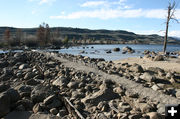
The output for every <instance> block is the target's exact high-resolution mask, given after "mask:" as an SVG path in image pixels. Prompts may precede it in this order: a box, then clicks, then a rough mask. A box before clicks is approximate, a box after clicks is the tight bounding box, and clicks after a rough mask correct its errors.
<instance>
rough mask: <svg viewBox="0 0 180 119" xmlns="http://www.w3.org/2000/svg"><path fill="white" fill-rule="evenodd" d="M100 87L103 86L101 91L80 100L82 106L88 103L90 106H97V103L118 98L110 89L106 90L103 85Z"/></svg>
mask: <svg viewBox="0 0 180 119" xmlns="http://www.w3.org/2000/svg"><path fill="white" fill-rule="evenodd" d="M102 85H104V86H101V90H99V91H98V92H95V93H93V94H92V95H88V96H86V97H85V98H83V99H82V100H81V102H83V103H84V104H87V103H89V104H90V105H94V106H97V105H98V104H99V102H102V101H109V100H112V99H116V98H119V95H118V94H117V93H114V92H113V90H112V88H107V87H106V85H105V84H102Z"/></svg>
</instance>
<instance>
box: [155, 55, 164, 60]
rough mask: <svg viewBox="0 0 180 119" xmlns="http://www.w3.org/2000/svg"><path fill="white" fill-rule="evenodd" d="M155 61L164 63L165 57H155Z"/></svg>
mask: <svg viewBox="0 0 180 119" xmlns="http://www.w3.org/2000/svg"><path fill="white" fill-rule="evenodd" d="M153 61H164V56H163V55H157V56H155V57H154V59H153Z"/></svg>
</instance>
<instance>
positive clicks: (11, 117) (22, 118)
mask: <svg viewBox="0 0 180 119" xmlns="http://www.w3.org/2000/svg"><path fill="white" fill-rule="evenodd" d="M31 115H32V112H30V111H12V112H10V113H8V114H7V115H6V116H5V117H4V119H29V117H30V116H31Z"/></svg>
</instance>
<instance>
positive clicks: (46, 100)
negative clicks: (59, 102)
mask: <svg viewBox="0 0 180 119" xmlns="http://www.w3.org/2000/svg"><path fill="white" fill-rule="evenodd" d="M55 99H56V95H51V96H49V97H47V98H46V99H44V101H43V102H44V104H45V105H48V104H50V103H52V102H53V100H55Z"/></svg>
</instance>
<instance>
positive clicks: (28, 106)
mask: <svg viewBox="0 0 180 119" xmlns="http://www.w3.org/2000/svg"><path fill="white" fill-rule="evenodd" d="M16 104H17V105H23V107H24V108H25V110H29V111H31V110H32V108H33V102H32V101H31V100H29V99H22V100H19V101H18V102H17V103H16Z"/></svg>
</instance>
